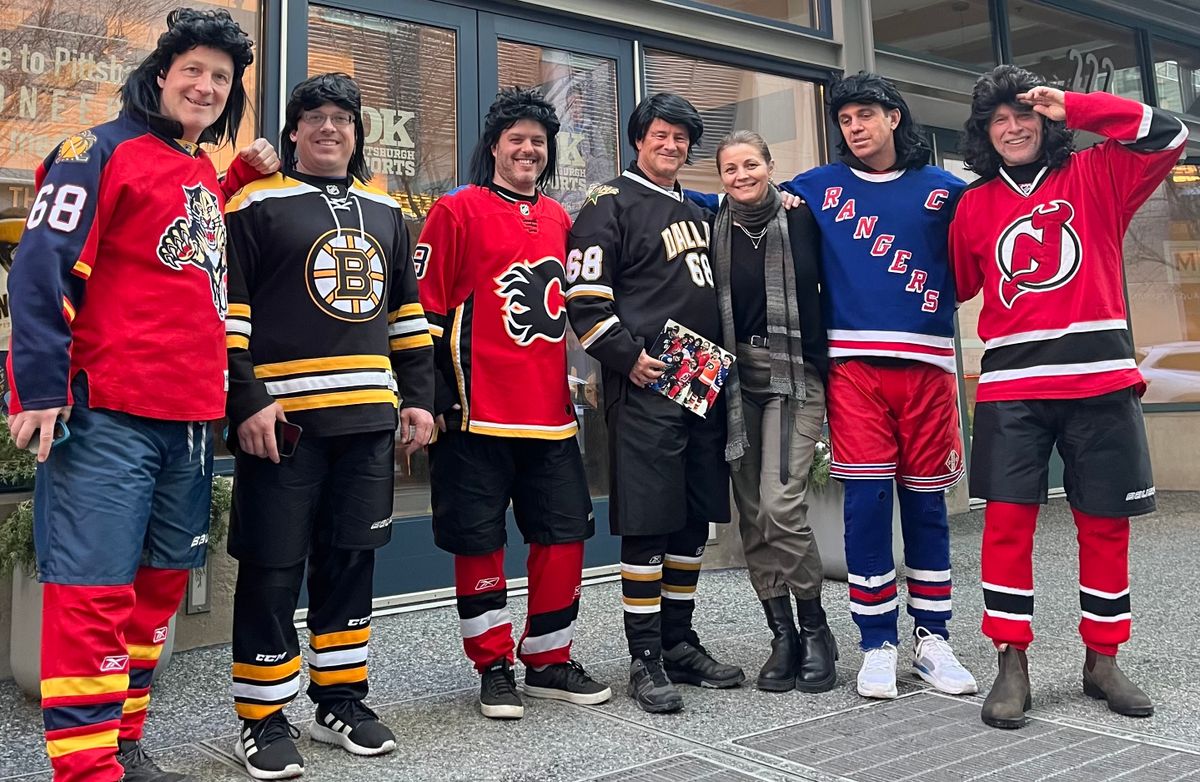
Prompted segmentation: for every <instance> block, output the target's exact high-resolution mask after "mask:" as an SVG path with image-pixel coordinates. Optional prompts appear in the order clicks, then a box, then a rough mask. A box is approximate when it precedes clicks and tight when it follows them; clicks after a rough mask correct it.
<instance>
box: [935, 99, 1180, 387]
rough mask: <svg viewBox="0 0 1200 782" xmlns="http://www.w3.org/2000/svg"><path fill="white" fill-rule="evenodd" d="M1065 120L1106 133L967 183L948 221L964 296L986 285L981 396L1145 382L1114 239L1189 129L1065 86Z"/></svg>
mask: <svg viewBox="0 0 1200 782" xmlns="http://www.w3.org/2000/svg"><path fill="white" fill-rule="evenodd" d="M1066 108H1067V126H1068V127H1070V128H1073V129H1081V130H1089V131H1092V132H1094V133H1099V134H1101V135H1104V136H1107V137H1108V139H1109V140H1108V141H1105V142H1104V143H1102V144H1099V145H1097V146H1094V147H1092V148H1091V149H1087V150H1084V151H1083V152H1078V153H1075V154H1073V155H1071V157H1070V159H1069V160H1068V162H1067V163H1066V165H1064V166H1062V167H1060V168H1057V169H1054V170H1049V169H1043V170H1042V171H1041V173H1039V174H1038V176H1037V178H1036V179H1035V180H1034V181H1033V182H1032V183H1031V184H1030V185H1027V186H1025V187H1024V188H1022V186H1020V185H1018V184H1017V183H1015V182H1014V181H1013V180H1012V179H1011V178H1009V176H1008V175H1007V172H1005V171H1004V170H1001V172H1000V174H999V176H997V177H994V178H992V179H989V180H986V181H980V182H976V183H974V184H972V185H971V186H970V187H968V188H967V190H966V191H965V192H964V194H963V197H962V199H961V200H960V201H959V202H958V207H957V210H956V212H955V217H954V220H953V222H952V224H951V227H950V254H951V260H952V263H953V266H954V274H955V283H956V286H957V290H958V296H959V300H960V301H967V300H968V299H970V298H972V297H973V296H975V294H977V293H979V292H980V290H982V291H983V309H982V312H981V313H980V316H979V336H980V337H981V338H982V339H983V341H984V356H983V363H982V372H981V375H980V378H979V390H978V396H977V397H976V398H977V400H978V401H980V402H992V401H1000V400H1013V399H1076V398H1083V397H1089V396H1097V395H1099V394H1105V393H1108V392H1110V391H1116V390H1118V389H1121V388H1127V387H1129V386H1134V385H1142V377H1141V374H1140V373H1139V372H1138V369H1137V364H1136V362H1135V361H1134V358H1133V340H1132V337H1131V336H1130V333H1129V329H1128V326H1127V321H1126V308H1125V294H1124V287H1123V285H1122V254H1121V243H1122V240H1123V238H1124V236H1125V231H1126V229H1127V228H1128V227H1129V223H1130V220H1132V218H1133V215H1134V213H1135V212H1136V211H1137V210H1138V207H1140V206H1141V205H1142V203H1143V202H1144V201H1145V200H1146V199H1147V198H1148V197H1149V196H1150V194H1151V193H1152V192H1154V189H1155V188H1157V187H1158V185H1159V184H1160V183H1161V182H1162V180H1163V178H1164V177H1165V176H1166V175H1167V173H1168V172H1169V171H1170V170H1171V168H1172V166H1174V164H1175V162H1176V160H1178V158H1179V151H1180V148H1181V147H1182V146H1183V143H1184V142H1185V141H1186V140H1187V131H1186V129H1185V128H1184V126H1183V124H1182V123H1181V122H1180V121H1179V120H1177V119H1175V118H1174V117H1172V116H1171V115H1170V114H1167V113H1166V112H1162V111H1159V110H1157V109H1152V108H1150V107H1149V106H1143V105H1142V104H1140V103H1137V102H1135V101H1131V100H1128V99H1125V98H1119V97H1116V96H1114V95H1109V94H1106V93H1090V94H1081V93H1074V92H1068V93H1067V103H1066Z"/></svg>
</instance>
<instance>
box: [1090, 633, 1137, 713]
mask: <svg viewBox="0 0 1200 782" xmlns="http://www.w3.org/2000/svg"><path fill="white" fill-rule="evenodd" d="M1083 694H1084V695H1087V696H1088V697H1090V698H1097V699H1099V700H1104V701H1107V702H1108V709H1109V711H1115V712H1116V713H1117V714H1123V715H1125V716H1126V717H1149V716H1150V715H1151V714H1153V713H1154V704H1153V703H1151V702H1150V696H1149V695H1147V694H1146V693H1144V692H1142V690H1141V688H1139V687H1138V686H1137V685H1136V684H1134V683H1133V682H1131V681H1129V677H1128V676H1126V675H1125V672H1124V671H1122V670H1121V669H1120V668H1118V667H1117V658H1116V657H1115V656H1109V655H1107V654H1100V653H1099V652H1097V651H1096V650H1095V649H1088V650H1087V658H1086V659H1085V661H1084V664H1083Z"/></svg>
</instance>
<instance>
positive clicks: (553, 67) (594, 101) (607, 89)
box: [497, 41, 621, 497]
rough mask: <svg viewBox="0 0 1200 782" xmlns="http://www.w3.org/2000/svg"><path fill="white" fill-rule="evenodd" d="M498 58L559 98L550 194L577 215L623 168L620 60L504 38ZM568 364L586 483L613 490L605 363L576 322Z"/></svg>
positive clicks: (508, 76) (518, 78) (506, 80)
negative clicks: (591, 191)
mask: <svg viewBox="0 0 1200 782" xmlns="http://www.w3.org/2000/svg"><path fill="white" fill-rule="evenodd" d="M497 60H498V63H499V67H498V69H497V76H498V81H499V83H500V84H503V85H517V86H520V87H538V88H540V89H541V91H542V94H543V95H544V96H546V99H547V100H549V101H550V102H551V103H553V104H554V108H555V111H556V112H557V113H558V118H559V120H560V122H561V123H562V126H561V127H560V129H559V131H558V138H557V141H558V182H557V184H556V185H555V186H553V187H551V188H550V189H549V191H548V194H549V195H550V196H551V197H553V198H555V199H557V200H558V201H559V202H560V203H561V204H562V205H563V206H564V207H566V208H567V211H568V212H570V213H571V215H572V216H574V215H576V214H578V212H579V209H580V208H581V207H582V206H583V199H584V196H585V195H586V194H587V188H588V186H589V185H592V184H596V183H599V182H605V181H607V180H609V179H612V178H613V177H615V176H617V175H618V174H619V173H621V171H620V162H619V160H620V152H619V150H620V145H621V124H620V116H619V114H618V111H617V64H616V62H615V61H614V60H611V59H608V58H605V57H595V56H592V55H588V54H580V53H578V52H569V51H565V50H562V49H551V48H547V47H543V46H535V45H532V44H526V43H517V42H514V41H499V42H498V44H497ZM567 371H568V375H569V376H568V382H570V384H571V398H572V401H573V402H574V404H575V413H576V417H577V418H578V419H579V446H580V449H581V450H582V451H583V462H584V467H585V468H586V470H587V476H588V488H589V489H590V491H591V494H592V496H594V497H596V496H604V495H607V494H608V437H607V430H606V428H605V426H604V410H603V408H602V406H601V397H600V364H599V362H597V361H596V360H595V359H594V358H592V357H591V356H589V355H588V354H587V352H586V351H585V350H584V349H583V348H582V347H581V346H580V344H579V340H577V339H576V338H575V334H574V332H572V331H571V330H570V329H567Z"/></svg>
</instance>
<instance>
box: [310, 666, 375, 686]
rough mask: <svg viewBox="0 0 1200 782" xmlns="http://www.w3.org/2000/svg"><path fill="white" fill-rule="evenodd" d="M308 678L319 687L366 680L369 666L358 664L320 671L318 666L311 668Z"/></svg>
mask: <svg viewBox="0 0 1200 782" xmlns="http://www.w3.org/2000/svg"><path fill="white" fill-rule="evenodd" d="M308 678H309V679H311V680H312V683H313V684H315V685H317V686H318V687H328V686H330V685H332V684H352V683H354V682H365V681H366V680H367V666H365V665H358V666H355V667H354V668H346V669H345V670H341V671H318V670H317V669H316V668H309V669H308Z"/></svg>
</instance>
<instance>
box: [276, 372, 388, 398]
mask: <svg viewBox="0 0 1200 782" xmlns="http://www.w3.org/2000/svg"><path fill="white" fill-rule="evenodd" d="M394 383H395V380H394V379H393V378H392V373H391V372H339V373H336V374H329V375H313V376H312V377H299V378H296V379H294V380H268V381H267V382H266V387H267V393H268V394H270V395H271V396H283V395H286V394H296V393H301V392H307V391H323V390H328V389H334V388H351V387H354V386H375V387H378V388H392V387H393V384H394Z"/></svg>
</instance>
